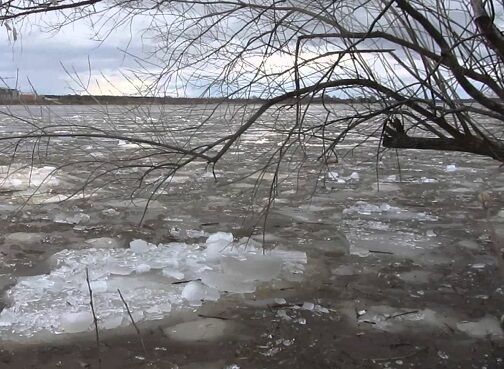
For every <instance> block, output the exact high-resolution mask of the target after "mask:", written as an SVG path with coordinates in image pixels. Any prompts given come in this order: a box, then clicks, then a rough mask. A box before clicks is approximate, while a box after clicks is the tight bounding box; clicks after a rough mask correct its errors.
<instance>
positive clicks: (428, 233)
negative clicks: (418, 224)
mask: <svg viewBox="0 0 504 369" xmlns="http://www.w3.org/2000/svg"><path fill="white" fill-rule="evenodd" d="M425 235H426V236H427V237H436V236H437V235H436V233H435V232H434V231H433V230H432V229H429V230H428V231H427V232H426V233H425Z"/></svg>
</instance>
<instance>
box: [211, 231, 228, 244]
mask: <svg viewBox="0 0 504 369" xmlns="http://www.w3.org/2000/svg"><path fill="white" fill-rule="evenodd" d="M233 239H234V237H233V234H232V233H226V232H216V233H213V234H211V235H210V236H209V237H208V238H207V240H206V244H207V245H208V244H210V243H214V242H220V241H225V242H226V243H228V244H229V243H231V242H233Z"/></svg>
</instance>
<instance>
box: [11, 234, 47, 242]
mask: <svg viewBox="0 0 504 369" xmlns="http://www.w3.org/2000/svg"><path fill="white" fill-rule="evenodd" d="M5 239H6V240H7V241H12V242H22V243H36V242H40V241H42V240H43V239H44V234H43V233H29V232H15V233H10V234H8V235H6V236H5Z"/></svg>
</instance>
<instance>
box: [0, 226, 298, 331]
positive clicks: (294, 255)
mask: <svg viewBox="0 0 504 369" xmlns="http://www.w3.org/2000/svg"><path fill="white" fill-rule="evenodd" d="M101 241H103V240H100V241H97V242H98V243H100V242H101ZM209 241H210V242H208V243H207V245H215V244H219V247H222V245H225V246H226V247H225V248H224V249H223V250H219V257H218V258H217V259H216V260H214V261H211V260H208V255H207V250H205V249H202V248H201V245H194V244H185V243H170V244H160V245H158V246H155V245H153V244H149V243H147V242H145V241H143V240H134V241H132V243H131V246H132V247H130V248H109V247H106V248H85V249H74V250H62V251H60V252H57V253H56V254H54V255H53V256H52V257H51V260H52V264H51V271H50V273H49V274H45V275H35V276H29V277H21V278H19V279H18V281H17V284H15V285H14V286H12V287H11V288H10V289H9V290H8V291H7V296H8V299H9V303H10V307H9V308H6V309H4V310H3V311H2V313H0V335H1V337H2V339H5V340H22V339H33V338H35V337H40V336H45V335H47V334H58V333H71V332H82V331H86V330H90V329H93V324H92V319H90V316H89V311H90V310H89V292H88V288H87V281H86V270H87V271H88V272H89V280H90V284H91V289H92V290H93V292H94V294H93V298H94V304H95V309H96V315H97V317H98V318H99V325H100V327H103V329H113V328H116V327H119V326H125V325H129V324H131V323H130V320H129V318H128V317H127V315H125V309H124V304H123V302H122V301H121V299H120V297H119V295H118V293H117V289H120V290H121V293H122V294H123V297H124V298H125V300H126V301H127V303H128V306H129V308H130V310H131V312H132V314H134V319H135V322H141V321H143V320H152V319H161V318H163V317H166V316H167V314H168V313H169V312H170V311H171V309H172V307H173V309H174V310H175V311H180V310H182V309H184V308H187V305H188V302H187V301H188V300H189V304H191V305H198V304H199V303H200V302H201V301H202V300H203V301H205V300H217V299H218V298H219V295H220V293H219V291H228V292H234V293H251V292H254V291H255V289H256V287H257V285H258V284H259V283H264V282H266V281H269V280H275V283H277V281H278V283H281V281H285V280H290V279H292V278H291V274H289V273H292V275H295V276H296V278H297V280H299V279H300V277H301V275H302V272H303V268H304V264H305V263H306V262H307V259H306V253H304V252H301V251H290V250H280V249H275V250H272V251H270V252H268V253H267V254H266V255H264V254H263V253H262V252H263V251H262V250H261V249H258V247H255V246H254V245H251V244H249V245H248V246H246V245H244V244H235V243H233V236H232V234H230V233H220V234H217V235H215V234H214V235H213V237H212V238H210V240H209ZM252 243H253V242H252ZM149 268H150V270H149ZM135 271H136V272H135ZM184 278H186V279H190V280H194V282H190V283H188V284H187V285H184V284H180V283H178V284H174V283H173V281H174V280H175V279H184ZM198 279H201V281H202V282H196V280H198ZM289 285H291V284H289ZM191 309H192V310H194V308H191ZM46 337H47V336H46Z"/></svg>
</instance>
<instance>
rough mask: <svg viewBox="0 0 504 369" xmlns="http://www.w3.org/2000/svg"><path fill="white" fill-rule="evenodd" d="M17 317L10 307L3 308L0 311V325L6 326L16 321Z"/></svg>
mask: <svg viewBox="0 0 504 369" xmlns="http://www.w3.org/2000/svg"><path fill="white" fill-rule="evenodd" d="M16 320H17V317H16V314H15V313H14V312H12V311H11V309H3V310H2V312H1V313H0V327H8V326H10V325H12V324H13V323H16Z"/></svg>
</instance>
